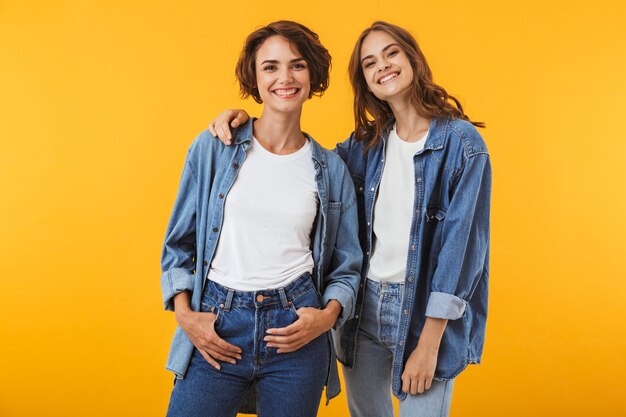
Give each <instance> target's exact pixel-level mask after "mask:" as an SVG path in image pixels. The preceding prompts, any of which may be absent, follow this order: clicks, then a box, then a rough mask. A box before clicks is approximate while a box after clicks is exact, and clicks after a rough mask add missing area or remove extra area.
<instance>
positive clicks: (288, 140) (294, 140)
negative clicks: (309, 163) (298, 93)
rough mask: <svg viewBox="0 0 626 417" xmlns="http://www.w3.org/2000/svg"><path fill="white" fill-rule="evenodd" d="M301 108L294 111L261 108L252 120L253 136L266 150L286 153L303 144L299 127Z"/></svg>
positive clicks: (303, 140)
mask: <svg viewBox="0 0 626 417" xmlns="http://www.w3.org/2000/svg"><path fill="white" fill-rule="evenodd" d="M301 113H302V109H300V110H299V111H298V112H294V113H277V112H272V111H269V110H267V109H265V108H264V109H263V114H262V115H261V117H259V119H258V120H256V121H255V122H254V126H253V132H254V137H255V138H256V139H257V141H259V143H260V144H261V146H263V147H264V148H265V149H267V150H268V151H270V152H272V153H275V154H278V155H287V154H290V153H293V152H295V151H297V150H298V149H300V148H301V147H302V146H304V143H305V141H306V138H305V137H304V135H303V134H302V129H300V115H301Z"/></svg>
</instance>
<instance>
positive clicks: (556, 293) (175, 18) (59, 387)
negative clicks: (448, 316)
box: [0, 0, 626, 417]
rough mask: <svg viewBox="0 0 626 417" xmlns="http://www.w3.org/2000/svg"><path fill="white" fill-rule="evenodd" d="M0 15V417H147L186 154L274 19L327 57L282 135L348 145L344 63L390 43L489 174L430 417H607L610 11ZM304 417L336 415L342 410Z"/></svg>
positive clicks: (613, 171) (613, 405) (329, 9)
mask: <svg viewBox="0 0 626 417" xmlns="http://www.w3.org/2000/svg"><path fill="white" fill-rule="evenodd" d="M507 3H508V2H501V1H495V0H494V1H480V0H477V1H471V2H470V1H429V2H424V1H414V0H410V1H409V0H397V1H394V2H382V1H373V0H361V1H358V2H340V1H337V0H333V1H327V0H322V1H318V2H300V1H285V0H276V1H271V2H261V1H259V2H250V1H238V2H210V1H209V2H207V1H198V2H186V3H177V2H172V1H130V2H126V1H92V2H90V1H61V0H59V1H40V2H35V1H11V0H4V1H0V145H1V148H0V280H1V282H0V339H1V340H0V372H1V373H2V378H1V379H0V381H1V382H0V416H11V417H13V416H15V417H18V416H68V417H69V416H93V417H96V416H110V415H114V416H160V415H164V413H165V409H166V406H167V402H168V398H169V392H170V389H171V386H172V378H171V375H170V374H169V373H168V372H166V371H165V370H164V362H165V358H166V354H167V351H168V348H169V343H170V336H171V334H172V331H173V329H174V324H175V323H174V317H173V315H172V314H170V313H165V312H163V311H162V307H161V302H160V297H161V295H160V288H159V275H160V270H159V258H160V251H161V243H162V239H163V235H164V231H165V226H166V222H167V219H168V217H169V213H170V210H171V208H172V204H173V201H174V196H175V193H176V189H177V185H178V180H179V177H180V172H181V169H182V165H183V161H184V157H185V153H186V150H187V147H188V146H189V144H190V143H191V141H192V140H193V138H194V137H195V135H196V134H197V133H198V132H200V131H201V130H203V129H204V128H205V127H206V125H207V122H208V121H209V120H210V119H211V118H212V117H213V116H214V115H216V114H217V112H218V111H220V110H221V109H223V108H227V107H233V106H245V107H246V108H247V109H249V110H251V111H252V112H255V113H258V112H259V107H258V106H256V105H255V104H254V103H252V102H251V101H248V102H245V103H242V102H241V101H240V100H238V96H237V93H238V89H237V85H236V83H235V78H234V74H233V70H234V65H235V61H236V58H237V56H238V54H239V51H240V48H241V45H242V43H243V40H244V38H245V36H246V35H247V34H248V33H249V32H251V31H252V30H254V29H255V28H257V27H258V26H260V25H262V24H265V23H268V22H269V21H272V20H276V19H281V18H288V19H293V20H297V21H300V22H302V23H304V24H306V25H308V26H310V27H311V28H313V29H314V30H315V31H317V32H318V33H319V35H320V37H321V39H322V41H323V42H324V44H325V45H326V46H327V47H328V48H329V49H330V51H331V53H332V55H333V57H334V69H333V72H332V81H331V87H330V90H329V91H328V92H327V94H326V95H325V96H324V97H323V98H322V99H321V100H320V99H317V98H315V99H313V100H311V101H310V102H309V103H308V104H306V106H305V111H304V118H303V127H304V129H305V130H306V131H308V132H309V133H311V134H312V135H313V136H314V137H315V138H317V139H318V140H319V141H321V142H322V143H323V144H324V145H326V146H328V147H332V146H333V145H334V144H335V142H337V141H339V140H342V139H343V138H345V137H346V136H347V135H348V133H349V132H350V131H351V127H352V114H351V91H350V88H349V85H348V79H347V75H346V73H347V71H346V68H347V60H348V57H349V53H350V51H351V49H352V46H353V43H354V41H355V39H356V37H357V35H358V33H359V32H360V31H361V30H362V29H363V28H364V27H366V26H367V25H368V24H369V23H371V22H372V21H373V20H375V19H383V20H388V21H391V22H394V23H396V24H399V25H401V26H404V27H406V28H408V29H409V30H410V31H412V32H413V33H414V34H415V35H416V37H417V38H418V41H419V42H420V44H421V46H422V47H423V50H424V52H425V54H426V56H427V57H428V59H429V62H430V64H431V66H432V69H433V72H434V74H435V80H436V81H437V82H439V83H440V84H442V85H443V86H445V87H446V88H447V89H448V91H449V92H450V93H452V94H454V95H456V96H457V97H458V98H459V99H461V101H462V103H463V104H464V106H465V108H466V111H467V113H468V114H469V115H470V116H471V117H472V118H474V119H476V120H483V121H485V122H486V123H487V126H488V128H487V129H486V130H484V131H483V135H484V137H485V139H486V141H487V143H488V145H489V148H490V152H491V155H492V161H493V170H494V189H493V212H492V268H491V298H490V317H489V321H488V327H487V340H486V345H485V352H484V358H483V362H484V363H483V365H481V366H474V367H470V368H469V369H468V370H467V371H466V372H464V373H463V374H462V375H461V376H460V377H459V378H458V379H457V383H456V387H455V395H454V400H453V408H452V416H454V417H459V416H568V417H571V416H623V415H626V401H624V395H623V389H624V384H623V380H624V373H625V372H626V320H625V318H626V317H625V311H626V308H625V307H624V294H625V293H626V280H625V278H626V266H625V264H624V261H625V258H626V250H625V246H626V244H625V243H624V242H625V240H624V238H625V235H626V233H625V232H626V220H625V215H626V187H625V183H626V169H625V168H624V166H625V165H626V159H625V157H624V153H625V152H626V137H625V135H624V128H623V122H624V114H625V100H626V55H625V54H624V45H626V29H625V28H626V18H625V17H626V11H625V7H624V6H623V5H620V3H621V2H619V1H605V0H596V1H593V2H581V1H567V2H566V1H554V2H550V1H545V0H541V1H538V0H531V1H526V2H520V3H523V4H517V5H516V4H507ZM320 415H321V416H347V408H346V405H345V396H344V395H343V394H342V396H340V397H339V398H338V399H336V400H334V401H333V402H331V405H330V406H329V407H324V406H322V407H321V412H320Z"/></svg>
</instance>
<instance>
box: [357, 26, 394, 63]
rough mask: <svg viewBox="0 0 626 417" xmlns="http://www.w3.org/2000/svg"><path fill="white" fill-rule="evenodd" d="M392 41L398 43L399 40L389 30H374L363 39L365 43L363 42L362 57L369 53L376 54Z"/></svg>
mask: <svg viewBox="0 0 626 417" xmlns="http://www.w3.org/2000/svg"><path fill="white" fill-rule="evenodd" d="M391 43H397V41H396V40H395V39H394V38H393V36H391V35H390V34H388V33H387V32H383V31H382V30H375V31H372V32H370V33H369V34H368V35H367V36H366V37H365V39H363V43H362V44H361V58H363V57H366V56H368V55H375V54H377V53H379V52H380V51H382V49H383V48H384V47H386V46H387V45H389V44H391Z"/></svg>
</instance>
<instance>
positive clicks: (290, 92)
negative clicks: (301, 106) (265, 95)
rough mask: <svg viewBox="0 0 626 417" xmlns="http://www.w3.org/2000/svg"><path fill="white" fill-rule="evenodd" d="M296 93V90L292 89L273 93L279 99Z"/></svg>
mask: <svg viewBox="0 0 626 417" xmlns="http://www.w3.org/2000/svg"><path fill="white" fill-rule="evenodd" d="M296 91H298V89H297V88H292V89H290V90H275V91H274V92H275V93H276V94H278V95H279V96H281V97H286V96H290V95H293V94H296Z"/></svg>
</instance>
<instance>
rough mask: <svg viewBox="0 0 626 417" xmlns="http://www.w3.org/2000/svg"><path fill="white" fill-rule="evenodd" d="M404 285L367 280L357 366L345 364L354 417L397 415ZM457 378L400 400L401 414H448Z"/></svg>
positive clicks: (420, 416) (441, 416) (423, 416)
mask: <svg viewBox="0 0 626 417" xmlns="http://www.w3.org/2000/svg"><path fill="white" fill-rule="evenodd" d="M403 291H404V284H402V283H398V284H392V283H379V282H377V281H372V280H369V279H368V280H367V288H366V290H365V299H364V300H363V312H362V316H361V324H360V327H359V331H358V334H357V338H358V340H357V350H356V355H355V361H354V367H353V368H352V369H349V368H346V367H343V375H344V379H345V383H346V392H347V397H348V407H349V409H350V416H351V417H393V415H394V412H393V404H392V401H391V397H392V394H391V366H392V362H393V352H394V350H395V348H396V343H397V340H398V337H397V334H398V323H399V321H400V312H401V308H400V307H401V301H402V296H403ZM453 385H454V381H445V382H443V381H435V380H433V383H432V386H431V387H430V389H429V390H427V391H424V393H423V394H417V395H411V394H409V395H408V396H407V397H406V399H405V400H402V401H400V417H446V416H448V414H449V413H450V403H451V401H452V388H453Z"/></svg>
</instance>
